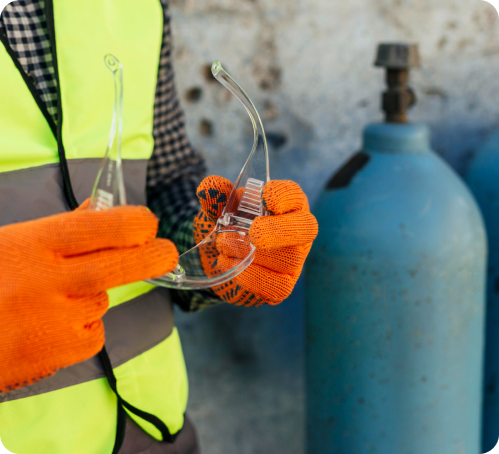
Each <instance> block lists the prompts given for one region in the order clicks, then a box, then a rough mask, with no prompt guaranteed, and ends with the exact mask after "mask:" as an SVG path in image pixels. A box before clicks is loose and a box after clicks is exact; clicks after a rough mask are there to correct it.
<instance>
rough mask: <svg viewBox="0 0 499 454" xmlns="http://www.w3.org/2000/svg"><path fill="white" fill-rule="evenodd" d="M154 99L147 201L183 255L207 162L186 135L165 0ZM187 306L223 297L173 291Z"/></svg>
mask: <svg viewBox="0 0 499 454" xmlns="http://www.w3.org/2000/svg"><path fill="white" fill-rule="evenodd" d="M162 3H163V8H164V11H165V20H164V32H163V45H162V50H161V57H160V65H159V74H158V84H157V87H156V100H155V105H154V129H153V135H154V152H153V155H152V156H151V158H150V160H149V165H148V169H147V204H148V206H149V208H150V209H151V210H152V211H153V212H154V213H155V214H156V216H158V218H159V219H160V223H159V230H158V236H160V237H162V238H168V239H170V240H171V241H173V242H174V243H175V245H176V246H177V248H178V250H179V252H180V254H182V253H183V252H185V251H187V250H189V249H190V248H192V247H193V246H194V245H195V241H194V234H193V230H192V221H193V219H194V216H196V214H197V213H198V212H199V209H200V205H199V202H198V198H197V196H196V189H197V187H198V185H199V183H200V182H201V180H202V179H203V177H204V174H205V163H204V159H203V158H202V156H200V155H199V154H198V153H197V152H196V151H195V150H194V149H193V147H192V146H191V144H190V142H189V139H188V137H187V133H186V129H185V122H184V114H183V111H182V108H181V106H180V103H179V100H178V97H177V93H176V90H175V84H174V75H173V67H172V55H171V52H172V45H171V32H170V15H169V12H168V5H167V1H166V0H162ZM174 293H175V295H174V296H175V300H176V301H177V302H179V304H180V306H181V307H182V308H183V309H184V310H189V311H195V310H200V309H202V308H205V307H208V306H212V305H214V304H219V303H221V302H222V301H221V300H220V299H219V298H218V297H217V296H216V295H215V294H214V293H213V292H211V291H204V292H201V291H196V292H190V291H174Z"/></svg>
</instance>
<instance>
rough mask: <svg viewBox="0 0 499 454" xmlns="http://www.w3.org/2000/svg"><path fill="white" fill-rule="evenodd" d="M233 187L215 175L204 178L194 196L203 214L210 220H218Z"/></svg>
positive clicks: (224, 179)
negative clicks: (196, 197)
mask: <svg viewBox="0 0 499 454" xmlns="http://www.w3.org/2000/svg"><path fill="white" fill-rule="evenodd" d="M232 188H233V185H232V183H231V182H230V181H229V180H227V178H223V177H220V176H217V175H211V176H209V177H206V178H205V179H204V180H203V181H202V182H201V184H200V185H199V186H198V188H197V191H196V194H197V196H198V199H199V202H200V203H201V208H202V210H203V212H204V213H206V215H207V216H208V217H209V218H210V219H211V220H216V219H218V218H219V217H220V216H221V214H222V211H223V209H224V208H225V205H226V203H227V200H228V198H229V195H230V193H231V191H232Z"/></svg>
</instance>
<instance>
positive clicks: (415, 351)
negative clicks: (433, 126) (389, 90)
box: [306, 124, 486, 454]
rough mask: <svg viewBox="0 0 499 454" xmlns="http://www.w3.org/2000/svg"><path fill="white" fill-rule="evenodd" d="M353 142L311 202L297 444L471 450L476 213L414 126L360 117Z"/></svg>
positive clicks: (479, 247) (412, 453)
mask: <svg viewBox="0 0 499 454" xmlns="http://www.w3.org/2000/svg"><path fill="white" fill-rule="evenodd" d="M363 153H364V154H365V155H367V157H368V158H369V159H367V158H364V159H363V161H362V162H363V165H362V166H360V165H358V166H356V167H355V166H354V167H355V171H354V172H353V173H354V174H353V175H348V177H349V178H347V179H346V181H347V184H346V185H345V184H340V185H339V186H338V185H334V184H330V185H329V186H330V187H329V188H326V189H325V190H324V191H323V192H322V193H321V195H320V196H319V199H318V201H317V203H316V205H315V208H314V210H313V211H314V214H315V215H316V217H317V219H318V222H319V225H320V232H319V236H318V238H317V240H316V242H315V243H314V247H313V249H312V251H311V254H310V257H309V259H308V261H307V266H306V326H307V341H306V343H307V345H306V350H307V363H306V364H307V448H308V453H309V454H319V453H320V454H333V453H334V454H345V453H348V454H368V453H373V452H378V453H383V454H401V453H404V454H428V453H432V454H460V453H462V454H478V453H479V452H481V451H480V442H479V432H480V411H481V410H480V409H481V382H482V350H483V331H484V291H485V259H486V239H485V232H484V228H483V223H482V219H481V215H480V213H479V211H478V209H477V206H476V204H475V202H474V200H473V198H472V196H471V195H470V193H469V192H468V190H467V189H466V188H465V186H464V184H463V183H462V181H461V180H460V179H459V177H457V176H456V175H455V173H454V172H453V171H452V170H451V169H450V168H449V167H448V166H447V165H446V164H445V163H444V162H443V161H442V160H441V159H440V158H439V157H438V156H437V155H436V154H435V153H433V152H432V151H431V150H430V147H429V130H428V128H427V127H426V126H423V125H393V124H378V125H370V126H368V127H367V128H366V130H365V134H364V147H363ZM347 165H348V164H347ZM350 167H351V168H352V164H351V163H350ZM340 172H341V170H340ZM350 172H352V170H351V169H350ZM333 180H334V178H333ZM333 180H332V181H333Z"/></svg>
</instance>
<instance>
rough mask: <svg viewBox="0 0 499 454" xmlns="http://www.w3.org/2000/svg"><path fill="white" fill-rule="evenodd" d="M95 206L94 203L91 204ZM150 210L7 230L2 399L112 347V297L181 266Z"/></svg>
mask: <svg viewBox="0 0 499 454" xmlns="http://www.w3.org/2000/svg"><path fill="white" fill-rule="evenodd" d="M85 206H88V202H87V203H86V204H85ZM157 228H158V220H157V218H156V217H155V216H154V214H152V213H151V212H150V211H149V210H148V209H147V208H145V207H134V206H124V207H118V208H112V209H110V210H108V211H91V210H86V209H78V210H75V211H73V212H69V213H63V214H58V215H55V216H50V217H46V218H41V219H37V220H35V221H28V222H23V223H19V224H11V225H8V226H5V227H2V228H0V269H1V272H0V392H6V391H10V390H12V389H15V388H19V387H22V386H26V385H29V384H32V383H34V382H36V381H38V380H40V379H42V378H44V377H48V376H51V375H53V374H54V372H56V371H57V370H58V369H61V368H63V367H67V366H70V365H72V364H76V363H78V362H81V361H84V360H86V359H88V358H90V357H92V356H94V355H95V354H97V353H98V352H99V351H100V350H101V349H102V347H103V345H104V326H103V323H102V320H101V317H102V316H103V315H104V313H105V312H106V311H107V308H108V296H107V293H106V290H107V289H110V288H113V287H117V286H119V285H124V284H128V283H131V282H136V281H140V280H143V279H149V278H152V277H158V276H161V275H163V274H165V273H167V272H170V271H171V270H172V269H173V268H174V267H175V266H176V264H177V262H178V253H177V250H176V248H175V246H174V245H173V243H171V242H170V241H168V240H163V239H155V237H156V231H157Z"/></svg>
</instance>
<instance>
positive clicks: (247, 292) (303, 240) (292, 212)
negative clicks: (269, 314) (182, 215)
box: [194, 176, 318, 306]
mask: <svg viewBox="0 0 499 454" xmlns="http://www.w3.org/2000/svg"><path fill="white" fill-rule="evenodd" d="M232 187H233V186H232V183H231V182H230V181H229V180H227V179H225V178H222V177H219V176H210V177H207V178H205V179H204V180H203V181H202V182H201V184H200V186H199V187H198V189H197V195H198V198H199V200H200V202H201V211H200V213H199V215H198V216H197V217H196V218H195V220H194V237H195V240H196V243H199V242H200V241H201V240H202V239H203V238H205V237H206V235H207V234H208V233H209V232H211V230H212V229H213V227H214V226H215V223H216V220H217V219H218V217H219V216H220V215H221V214H222V211H223V209H224V207H225V204H226V202H227V199H228V198H229V194H230V192H231V190H232ZM240 192H241V191H240ZM262 198H263V204H264V206H265V207H266V208H267V210H268V211H269V213H271V214H272V216H261V217H258V218H256V219H255V220H254V221H253V224H252V226H251V228H250V231H249V237H250V240H251V243H252V244H253V245H254V246H255V247H256V248H257V251H256V255H255V259H254V260H253V263H252V264H251V265H250V266H249V267H248V268H246V269H245V270H244V271H243V272H242V273H241V274H239V275H238V276H236V277H235V278H234V279H232V280H231V281H230V282H227V283H225V284H223V285H220V286H219V287H214V288H213V290H214V291H215V293H216V294H217V295H218V296H220V297H221V298H222V299H223V300H224V301H227V302H228V303H231V304H236V305H238V306H258V305H260V304H263V303H267V304H272V305H275V304H279V303H280V302H281V301H282V300H283V299H285V298H287V297H288V296H289V295H290V294H291V291H292V290H293V288H294V286H295V284H296V281H297V280H298V277H299V276H300V273H301V270H302V268H303V264H304V263H305V259H306V258H307V255H308V253H309V251H310V248H311V247H312V241H313V240H314V239H315V237H316V236H317V233H318V225H317V221H316V219H315V217H314V216H313V215H312V214H311V213H310V209H309V205H308V200H307V196H306V195H305V194H304V192H303V191H302V189H301V188H300V186H298V184H296V183H294V182H292V181H280V180H273V181H270V182H268V183H267V184H266V185H265V188H264V190H263V196H262ZM228 235H229V234H228ZM235 235H237V234H235ZM228 243H229V241H223V242H220V244H219V243H218V242H217V249H218V253H219V255H218V258H217V261H216V265H217V266H216V268H218V269H221V271H222V272H223V271H227V270H228V269H230V268H231V267H232V266H233V264H234V263H235V261H234V259H232V260H231V257H240V258H242V257H244V253H247V251H241V247H240V246H239V247H238V246H235V247H231V246H230V245H228ZM201 254H202V257H201V259H202V263H203V267H204V270H205V272H206V273H207V274H208V275H212V274H213V273H214V272H213V271H211V270H213V269H214V260H213V258H212V257H213V255H212V254H210V251H209V250H206V251H205V250H204V249H203V248H201ZM203 254H204V256H203ZM236 261H237V260H236Z"/></svg>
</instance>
